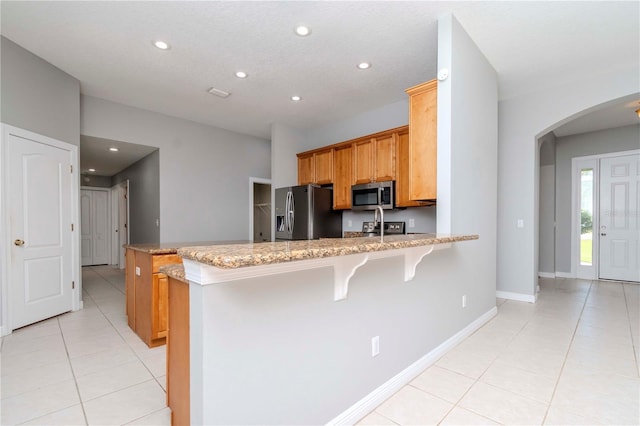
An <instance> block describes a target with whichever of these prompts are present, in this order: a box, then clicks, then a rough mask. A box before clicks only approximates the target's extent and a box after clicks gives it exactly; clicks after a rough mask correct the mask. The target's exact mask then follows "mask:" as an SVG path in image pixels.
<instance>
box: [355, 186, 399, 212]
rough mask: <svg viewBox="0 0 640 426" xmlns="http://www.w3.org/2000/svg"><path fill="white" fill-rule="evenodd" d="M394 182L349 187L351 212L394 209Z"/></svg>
mask: <svg viewBox="0 0 640 426" xmlns="http://www.w3.org/2000/svg"><path fill="white" fill-rule="evenodd" d="M395 188H396V183H395V182H394V181H386V182H374V183H363V184H361V185H353V186H352V187H351V210H374V209H375V208H376V206H380V207H382V208H383V209H385V210H389V209H393V208H394V207H395Z"/></svg>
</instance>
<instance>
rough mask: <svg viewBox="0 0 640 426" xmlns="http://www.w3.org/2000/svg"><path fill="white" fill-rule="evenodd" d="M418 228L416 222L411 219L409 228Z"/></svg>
mask: <svg viewBox="0 0 640 426" xmlns="http://www.w3.org/2000/svg"><path fill="white" fill-rule="evenodd" d="M415 227H416V220H415V219H413V218H411V219H409V228H415Z"/></svg>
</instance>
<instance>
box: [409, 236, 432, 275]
mask: <svg viewBox="0 0 640 426" xmlns="http://www.w3.org/2000/svg"><path fill="white" fill-rule="evenodd" d="M433 248H434V246H433V245H431V246H420V247H411V248H407V249H405V251H404V282H407V281H411V280H412V279H414V278H415V276H416V267H417V266H418V263H420V262H421V261H422V259H423V258H424V257H425V256H426V255H428V254H429V253H431V252H432V251H433Z"/></svg>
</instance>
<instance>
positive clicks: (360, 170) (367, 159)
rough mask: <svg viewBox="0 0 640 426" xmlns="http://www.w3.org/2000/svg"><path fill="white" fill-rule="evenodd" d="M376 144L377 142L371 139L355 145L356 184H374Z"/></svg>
mask: <svg viewBox="0 0 640 426" xmlns="http://www.w3.org/2000/svg"><path fill="white" fill-rule="evenodd" d="M374 142H375V140H373V139H371V140H368V141H363V142H356V143H354V144H353V157H354V161H353V166H354V178H355V179H354V182H355V183H356V184H358V183H369V182H373V159H374V155H375V154H374V150H373V148H374Z"/></svg>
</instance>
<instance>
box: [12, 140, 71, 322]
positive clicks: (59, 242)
mask: <svg viewBox="0 0 640 426" xmlns="http://www.w3.org/2000/svg"><path fill="white" fill-rule="evenodd" d="M5 164H7V186H6V188H7V201H8V206H7V211H8V214H9V223H10V225H9V230H8V232H7V234H8V237H9V239H10V241H11V243H10V247H11V253H10V256H11V257H10V261H9V262H10V267H9V294H10V299H9V300H10V318H11V320H10V321H11V328H12V329H16V328H19V327H22V326H25V325H28V324H31V323H34V322H37V321H40V320H43V319H45V318H49V317H52V316H55V315H58V314H61V313H63V312H67V311H70V310H71V309H72V303H73V299H72V298H73V293H72V277H73V271H72V267H73V259H72V237H71V225H72V224H71V220H72V217H73V216H72V210H71V209H72V205H73V204H72V197H71V194H72V181H71V179H72V176H75V175H73V173H72V170H71V164H72V155H71V152H70V151H68V150H64V149H62V148H58V147H55V146H52V145H48V144H45V143H41V142H38V141H36V140H31V139H27V138H23V137H19V136H16V135H13V134H9V135H8V136H7V161H6V163H5Z"/></svg>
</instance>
